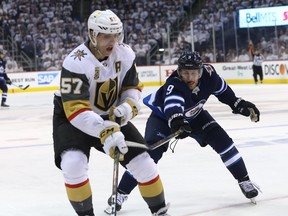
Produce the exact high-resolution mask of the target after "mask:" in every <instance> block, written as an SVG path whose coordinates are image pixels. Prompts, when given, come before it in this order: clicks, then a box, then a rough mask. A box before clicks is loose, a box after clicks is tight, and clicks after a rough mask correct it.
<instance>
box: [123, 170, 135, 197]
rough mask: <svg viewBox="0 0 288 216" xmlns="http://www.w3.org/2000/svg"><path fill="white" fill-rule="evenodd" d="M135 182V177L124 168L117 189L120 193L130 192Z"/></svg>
mask: <svg viewBox="0 0 288 216" xmlns="http://www.w3.org/2000/svg"><path fill="white" fill-rule="evenodd" d="M137 184H138V182H137V181H136V179H135V178H134V177H133V176H132V175H131V173H129V171H127V170H126V171H125V172H124V174H123V176H122V178H121V180H120V183H119V186H118V191H119V192H120V193H122V194H130V193H131V191H132V190H133V189H134V188H135V187H136V186H137Z"/></svg>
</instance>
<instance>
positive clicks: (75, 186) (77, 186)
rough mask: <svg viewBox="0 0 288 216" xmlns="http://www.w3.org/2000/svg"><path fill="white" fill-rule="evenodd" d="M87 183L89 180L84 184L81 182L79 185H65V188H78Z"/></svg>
mask: <svg viewBox="0 0 288 216" xmlns="http://www.w3.org/2000/svg"><path fill="white" fill-rule="evenodd" d="M88 182H89V179H87V180H85V181H84V182H81V183H79V184H75V185H71V184H67V183H65V186H66V187H69V188H79V187H82V186H83V185H85V184H87V183H88Z"/></svg>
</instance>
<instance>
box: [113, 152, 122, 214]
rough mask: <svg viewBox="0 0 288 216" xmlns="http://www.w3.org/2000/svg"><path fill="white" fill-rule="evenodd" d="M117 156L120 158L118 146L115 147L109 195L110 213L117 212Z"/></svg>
mask: <svg viewBox="0 0 288 216" xmlns="http://www.w3.org/2000/svg"><path fill="white" fill-rule="evenodd" d="M119 158H120V152H119V150H118V148H115V152H114V166H113V184H112V196H111V215H116V214H117V210H116V205H117V187H118V173H119Z"/></svg>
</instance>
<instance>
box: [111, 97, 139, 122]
mask: <svg viewBox="0 0 288 216" xmlns="http://www.w3.org/2000/svg"><path fill="white" fill-rule="evenodd" d="M140 107H141V106H140V104H139V103H138V102H137V101H135V100H133V99H131V98H128V99H127V100H126V102H124V103H122V104H120V105H119V106H117V107H115V108H111V110H110V114H109V119H110V120H111V121H115V117H118V118H121V126H123V125H126V124H127V123H128V121H130V120H131V119H132V118H134V117H135V116H136V115H138V111H139V110H140Z"/></svg>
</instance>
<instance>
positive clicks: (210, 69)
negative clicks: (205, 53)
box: [203, 64, 214, 76]
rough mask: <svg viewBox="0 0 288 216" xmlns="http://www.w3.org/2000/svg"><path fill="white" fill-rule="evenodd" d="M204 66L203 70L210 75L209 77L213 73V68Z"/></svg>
mask: <svg viewBox="0 0 288 216" xmlns="http://www.w3.org/2000/svg"><path fill="white" fill-rule="evenodd" d="M203 66H204V68H205V70H206V71H207V72H208V73H209V74H210V76H211V74H212V72H213V71H214V70H213V68H212V67H211V65H206V64H205V65H203Z"/></svg>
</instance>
